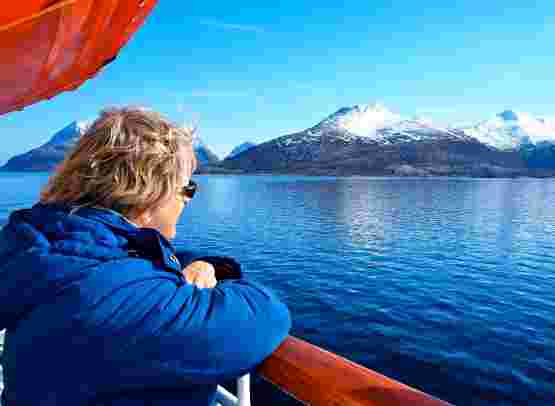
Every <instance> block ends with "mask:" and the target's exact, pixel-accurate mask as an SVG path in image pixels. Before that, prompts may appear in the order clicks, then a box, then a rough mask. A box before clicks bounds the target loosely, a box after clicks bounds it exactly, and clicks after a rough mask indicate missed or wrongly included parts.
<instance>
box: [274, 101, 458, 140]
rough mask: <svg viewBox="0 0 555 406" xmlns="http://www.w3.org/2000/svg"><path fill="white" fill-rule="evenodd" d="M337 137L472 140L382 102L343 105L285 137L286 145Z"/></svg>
mask: <svg viewBox="0 0 555 406" xmlns="http://www.w3.org/2000/svg"><path fill="white" fill-rule="evenodd" d="M322 136H326V137H330V136H332V137H334V138H336V139H340V140H342V141H344V142H347V143H349V142H351V141H353V140H355V139H356V140H357V141H359V142H363V143H368V142H377V143H380V144H392V143H399V142H413V141H429V140H438V139H446V138H448V139H453V138H456V139H460V140H468V139H469V137H468V136H467V135H465V134H464V133H463V132H462V131H460V130H458V129H455V128H449V127H441V126H435V125H434V124H433V123H432V122H431V121H430V120H429V119H424V118H419V117H415V118H411V119H405V118H403V117H402V116H401V115H399V114H396V113H393V112H391V111H389V110H388V109H387V108H386V107H384V106H383V105H381V104H379V103H375V104H368V105H355V106H352V107H343V108H341V109H339V110H338V111H336V112H335V113H333V114H331V115H330V116H328V117H327V118H325V119H324V120H322V121H321V122H320V123H318V124H317V125H315V126H314V127H312V128H310V129H308V130H305V131H303V132H301V133H296V134H292V135H291V136H288V137H287V136H286V137H283V138H282V139H281V143H282V145H284V146H287V145H291V144H296V143H311V142H317V141H318V140H319V138H320V137H322Z"/></svg>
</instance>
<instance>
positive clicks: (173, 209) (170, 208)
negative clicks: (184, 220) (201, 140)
mask: <svg viewBox="0 0 555 406" xmlns="http://www.w3.org/2000/svg"><path fill="white" fill-rule="evenodd" d="M179 154H182V155H181V157H180V158H181V159H182V160H183V162H191V165H192V166H191V167H190V168H187V169H185V174H184V176H182V178H183V180H184V181H185V182H186V183H188V182H189V179H190V178H191V174H192V173H193V172H194V171H195V167H196V160H195V159H194V151H193V150H192V149H191V150H187V149H184V150H181V151H180V152H179ZM187 154H193V160H191V158H190V156H188V155H187ZM181 189H182V187H181V186H180V187H179V188H178V189H176V190H175V191H174V193H172V195H171V196H170V197H169V198H168V199H167V200H166V201H164V202H163V203H162V204H161V205H160V206H159V207H157V208H155V209H152V210H148V211H147V212H146V213H144V215H142V216H141V218H140V219H139V221H138V225H140V226H142V227H148V228H154V229H156V230H158V231H159V232H160V234H162V235H163V236H164V237H166V238H167V239H168V240H171V239H173V238H174V237H175V234H176V229H175V228H176V225H177V223H178V222H179V217H180V216H181V212H182V211H183V209H184V207H185V206H186V205H187V203H189V200H191V199H190V198H189V197H187V196H184V195H182V193H181Z"/></svg>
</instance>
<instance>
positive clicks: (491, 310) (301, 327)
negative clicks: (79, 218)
mask: <svg viewBox="0 0 555 406" xmlns="http://www.w3.org/2000/svg"><path fill="white" fill-rule="evenodd" d="M46 179H47V175H46V174H7V173H4V174H1V175H0V190H2V192H1V194H0V196H1V197H0V223H1V224H5V222H6V221H7V217H8V214H9V212H10V211H12V210H14V209H16V208H22V207H27V206H30V205H31V204H32V203H33V202H34V201H36V199H37V197H38V192H39V189H40V186H42V185H43V184H44V183H45V181H46ZM196 180H197V181H198V183H199V188H200V190H199V192H198V194H197V195H196V196H195V198H194V200H193V201H192V202H191V204H190V206H189V207H187V208H186V209H185V211H184V213H183V216H182V218H181V221H180V224H179V225H178V236H177V238H176V240H175V245H176V246H177V247H178V248H179V249H193V250H196V251H199V252H203V253H210V254H214V255H229V256H232V257H235V258H236V259H238V260H239V261H240V262H241V263H242V264H243V268H244V272H245V273H246V274H247V275H248V276H249V277H251V278H254V279H256V280H258V281H260V282H263V283H265V284H267V285H268V286H270V287H272V288H273V289H274V290H275V291H277V292H278V293H279V295H280V296H281V297H282V298H283V299H284V301H285V302H286V303H287V304H288V305H289V307H290V308H291V311H292V314H293V320H294V321H293V323H294V327H293V332H292V333H293V334H294V335H297V336H299V337H301V338H304V339H307V340H309V341H310V342H312V343H314V344H317V345H320V346H322V347H324V348H326V349H328V350H331V351H334V352H336V353H338V354H340V355H343V356H346V357H348V358H350V359H352V360H354V361H356V362H359V363H361V364H363V365H365V366H367V367H369V368H372V369H374V370H377V371H379V372H381V373H384V374H386V375H388V376H390V377H392V378H395V379H398V380H401V381H402V382H404V383H407V384H409V385H411V386H413V387H416V388H419V389H421V390H424V391H426V392H428V393H430V394H433V395H435V396H438V397H441V398H443V399H445V400H448V401H450V402H452V403H454V404H457V405H550V404H555V384H554V382H555V239H554V232H555V205H554V204H553V202H554V201H555V180H552V179H462V178H322V177H291V176H199V177H197V178H196ZM339 379H340V378H339ZM255 386H256V387H255V391H254V404H255V405H256V404H268V402H267V400H268V398H272V399H275V400H277V399H280V402H282V403H280V404H285V403H289V402H284V401H283V400H282V398H281V397H279V396H280V395H277V394H270V393H268V390H267V388H266V387H264V385H262V384H261V383H256V385H255ZM257 402H258V403H257ZM291 404H294V403H293V402H292V401H291Z"/></svg>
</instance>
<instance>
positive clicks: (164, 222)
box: [145, 190, 191, 240]
mask: <svg viewBox="0 0 555 406" xmlns="http://www.w3.org/2000/svg"><path fill="white" fill-rule="evenodd" d="M189 200H191V199H189V198H187V197H185V196H181V195H180V194H179V191H177V190H176V191H175V194H174V195H172V196H171V197H169V198H168V199H167V200H166V201H165V202H164V203H163V204H162V205H161V206H159V207H158V208H156V209H154V210H152V211H150V214H149V218H150V221H149V222H148V223H147V224H145V226H146V227H149V228H154V229H156V230H158V231H159V232H160V233H161V234H162V235H163V236H164V237H166V238H167V239H168V240H171V239H173V238H174V237H175V233H176V229H175V228H176V225H177V223H178V222H179V217H180V216H181V212H182V211H183V208H184V207H185V206H186V205H187V203H188V202H189Z"/></svg>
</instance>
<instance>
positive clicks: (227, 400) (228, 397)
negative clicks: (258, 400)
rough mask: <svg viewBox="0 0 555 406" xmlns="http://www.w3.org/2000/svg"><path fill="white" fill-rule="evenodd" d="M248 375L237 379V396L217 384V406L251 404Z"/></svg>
mask: <svg viewBox="0 0 555 406" xmlns="http://www.w3.org/2000/svg"><path fill="white" fill-rule="evenodd" d="M250 386H251V381H250V375H249V374H247V375H243V376H242V377H240V378H239V379H237V396H235V395H234V394H233V393H231V392H229V391H228V390H227V389H226V388H224V387H222V386H219V385H218V392H217V393H216V405H217V406H251V388H250Z"/></svg>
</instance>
